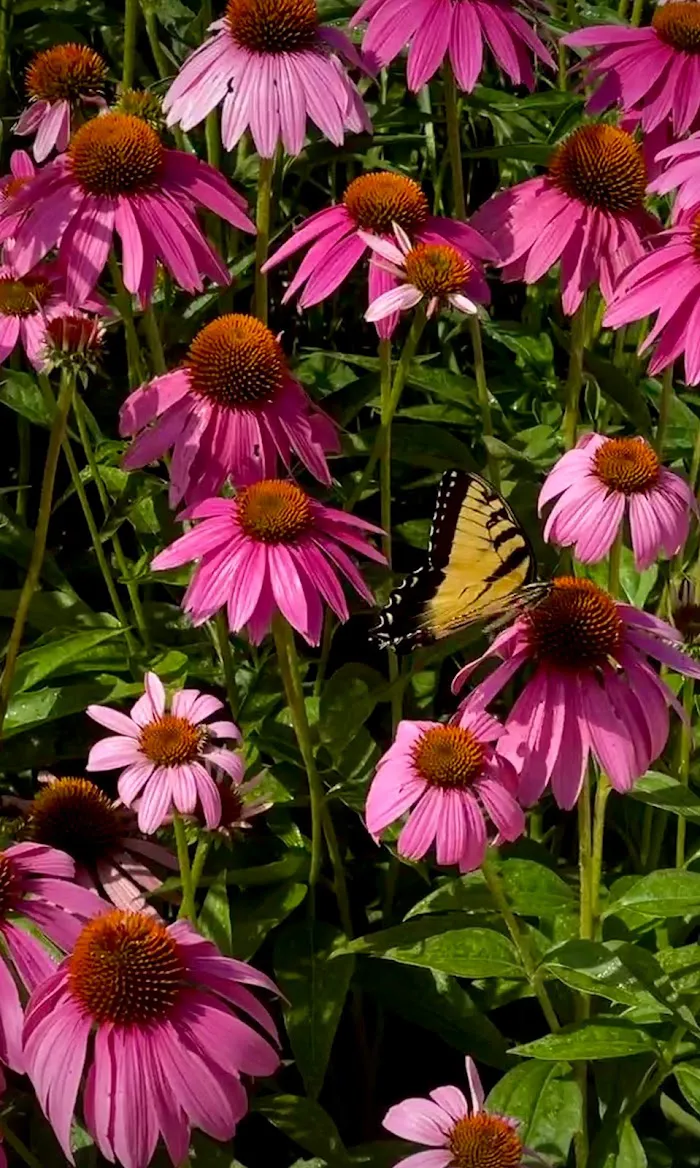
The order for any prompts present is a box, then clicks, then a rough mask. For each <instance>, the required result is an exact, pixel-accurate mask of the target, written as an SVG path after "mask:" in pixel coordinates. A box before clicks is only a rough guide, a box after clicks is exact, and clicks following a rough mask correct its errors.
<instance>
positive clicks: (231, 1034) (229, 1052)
mask: <svg viewBox="0 0 700 1168" xmlns="http://www.w3.org/2000/svg"><path fill="white" fill-rule="evenodd" d="M247 985H254V986H262V987H264V988H265V989H267V990H270V991H271V992H272V993H276V992H277V990H276V987H275V985H274V983H273V982H271V981H270V979H269V978H268V977H265V975H264V974H262V973H258V972H257V970H255V969H253V968H252V966H250V965H247V964H246V963H245V962H243V961H234V960H233V958H230V957H222V955H221V954H220V953H219V951H218V949H217V948H216V947H215V946H214V945H213V944H212V943H211V941H205V940H204V939H203V938H202V937H200V936H199V935H198V934H197V933H196V932H195V931H194V929H193V928H192V927H191V925H189V924H186V923H185V922H184V921H180V922H178V923H177V924H175V925H171V926H170V927H169V928H166V927H165V926H164V925H162V924H161V923H160V922H159V921H157V920H154V918H153V917H148V916H144V914H143V913H129V912H123V911H121V910H120V909H114V910H113V911H112V912H110V913H107V914H106V915H105V916H103V917H101V918H100V919H99V920H97V921H94V922H92V923H91V924H89V925H87V926H86V927H85V928H84V929H83V931H82V932H81V934H80V936H79V937H78V939H77V941H76V944H75V948H74V950H73V952H72V953H71V955H70V957H69V958H68V959H67V960H66V961H64V962H63V964H62V965H61V966H60V968H59V969H58V971H57V972H55V973H54V974H52V976H51V977H50V978H48V979H47V981H45V982H44V984H43V985H42V986H41V987H40V988H39V989H38V990H37V992H36V993H35V994H34V995H33V996H32V998H31V1000H30V1002H29V1006H28V1008H27V1016H26V1020H25V1025H24V1052H25V1059H26V1066H27V1073H28V1075H29V1077H30V1078H31V1080H32V1084H33V1086H34V1089H35V1091H36V1094H37V1098H38V1100H39V1103H40V1105H41V1107H42V1109H43V1111H44V1114H45V1115H46V1117H47V1119H48V1120H49V1122H50V1123H51V1125H52V1127H53V1129H54V1131H55V1133H56V1136H57V1138H58V1141H59V1143H60V1145H61V1147H62V1148H63V1151H64V1153H65V1155H66V1156H67V1157H68V1159H69V1160H71V1162H72V1151H71V1146H70V1135H71V1123H72V1120H73V1113H74V1111H75V1107H76V1103H77V1098H78V1091H79V1089H80V1083H81V1079H82V1077H83V1073H84V1072H85V1071H86V1072H87V1074H86V1077H85V1081H84V1086H83V1092H82V1100H83V1117H84V1122H85V1125H86V1127H87V1129H88V1131H89V1132H90V1134H91V1136H92V1137H93V1139H94V1141H95V1143H96V1144H97V1147H98V1148H99V1150H100V1152H101V1153H102V1155H103V1156H105V1157H106V1159H108V1160H109V1161H110V1163H112V1162H114V1161H115V1160H116V1161H117V1162H118V1163H119V1164H123V1165H124V1166H125V1168H147V1165H148V1164H150V1162H151V1159H152V1157H153V1155H154V1153H155V1150H156V1145H157V1143H158V1140H159V1138H160V1137H161V1136H162V1138H163V1141H164V1143H165V1147H166V1149H167V1151H168V1154H169V1156H170V1159H171V1160H172V1162H173V1164H175V1165H180V1164H182V1163H183V1162H184V1160H185V1159H186V1157H187V1154H188V1150H189V1142H190V1132H191V1129H192V1128H193V1127H195V1128H201V1130H202V1131H205V1132H206V1133H207V1134H208V1135H210V1136H212V1138H213V1139H215V1140H230V1139H231V1137H232V1136H233V1134H234V1132H235V1130H236V1124H237V1123H238V1122H239V1120H240V1119H241V1118H242V1117H243V1116H244V1115H245V1113H246V1111H247V1110H248V1100H247V1096H246V1092H245V1088H244V1087H243V1084H242V1083H241V1075H271V1074H274V1072H275V1071H276V1070H277V1068H278V1066H279V1055H278V1053H277V1041H278V1040H277V1032H276V1030H275V1025H274V1022H273V1021H272V1018H271V1017H270V1015H269V1013H268V1011H267V1010H266V1009H265V1007H264V1006H262V1005H261V1004H260V1002H259V1001H258V1000H257V998H256V997H255V996H254V995H253V994H252V993H251V991H250V990H249V989H247V988H246V986H247ZM241 1011H242V1012H243V1013H244V1014H245V1015H247V1016H248V1017H250V1018H252V1019H253V1021H254V1022H255V1023H256V1024H257V1026H258V1027H260V1029H261V1030H262V1031H264V1033H265V1035H266V1037H263V1036H262V1034H260V1033H258V1031H257V1030H255V1029H253V1027H252V1026H250V1025H249V1024H248V1022H244V1021H243V1020H242V1019H241V1018H240V1017H239V1013H240V1012H241ZM270 1040H271V1041H270Z"/></svg>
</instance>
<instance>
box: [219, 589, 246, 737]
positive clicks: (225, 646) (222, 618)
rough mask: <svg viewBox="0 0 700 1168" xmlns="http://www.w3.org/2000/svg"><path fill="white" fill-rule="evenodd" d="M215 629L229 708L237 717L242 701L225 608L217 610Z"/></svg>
mask: <svg viewBox="0 0 700 1168" xmlns="http://www.w3.org/2000/svg"><path fill="white" fill-rule="evenodd" d="M214 631H215V634H216V642H217V645H218V647H219V656H220V658H221V668H222V669H223V671H224V680H225V682H226V695H227V697H228V704H229V708H230V710H231V713H232V715H233V717H234V718H237V717H238V711H239V708H240V702H239V700H238V687H237V685H236V666H235V664H234V661H233V653H232V652H231V640H230V638H229V631H228V625H227V623H226V613H225V611H224V609H223V608H222V609H220V610H219V612H217V614H216V616H215V618H214Z"/></svg>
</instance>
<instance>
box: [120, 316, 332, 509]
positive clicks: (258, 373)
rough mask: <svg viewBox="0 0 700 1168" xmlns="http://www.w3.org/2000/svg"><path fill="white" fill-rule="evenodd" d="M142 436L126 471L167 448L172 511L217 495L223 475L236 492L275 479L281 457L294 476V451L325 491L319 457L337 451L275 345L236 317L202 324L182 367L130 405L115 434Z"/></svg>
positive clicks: (326, 477)
mask: <svg viewBox="0 0 700 1168" xmlns="http://www.w3.org/2000/svg"><path fill="white" fill-rule="evenodd" d="M154 420H155V424H154V425H151V423H152V422H154ZM139 430H140V431H142V432H141V434H139V436H138V437H137V438H136V441H135V442H133V443H132V445H131V447H130V448H129V450H128V451H127V452H126V455H125V457H124V466H125V467H126V468H127V469H128V470H133V469H134V468H135V467H140V466H145V465H146V463H148V462H153V460H154V459H156V458H160V457H162V455H163V454H165V452H166V450H169V449H171V448H172V449H173V451H174V453H173V459H172V463H171V465H170V503H171V506H173V507H174V506H176V505H177V504H178V503H179V502H180V501H181V500H182V499H185V501H186V502H187V503H190V504H191V503H198V502H200V501H201V500H202V499H206V498H209V497H210V496H212V495H216V494H217V493H218V492H219V490H220V489H221V487H222V486H223V484H224V483H225V482H226V480H227V479H229V478H230V479H231V480H232V481H233V483H234V484H235V485H236V486H242V485H244V484H246V483H249V482H251V481H254V480H255V479H261V478H271V477H272V476H274V475H275V474H276V473H277V469H278V460H280V459H281V461H282V462H283V463H284V465H285V467H286V468H287V470H289V469H290V463H291V459H292V455H293V454H296V455H297V456H298V458H300V459H301V461H302V462H303V463H304V465H305V466H306V467H307V469H308V470H310V471H311V473H312V474H313V475H315V476H316V478H317V479H320V480H321V481H322V482H324V483H327V484H330V481H331V478H330V472H329V470H328V465H327V463H326V459H325V453H324V452H325V451H326V450H329V451H337V450H338V448H339V447H338V437H337V433H336V430H335V427H334V425H333V423H332V422H331V420H330V418H328V417H326V415H325V414H323V413H321V411H320V410H317V409H316V408H315V407H314V406H313V405H312V403H311V402H310V401H309V399H308V397H307V396H306V394H305V393H304V390H303V389H302V387H301V385H300V384H299V382H298V381H296V380H295V379H294V378H293V377H292V376H291V374H290V373H289V370H288V369H287V363H286V361H285V357H284V353H283V351H282V346H281V345H280V343H279V341H278V340H277V339H276V338H275V337H274V336H273V334H272V333H271V332H270V330H269V329H268V328H267V327H266V325H264V324H263V323H262V321H259V320H256V318H255V317H253V316H243V315H241V314H240V313H235V314H231V315H230V316H222V317H219V319H218V320H215V321H212V323H211V324H208V325H205V327H204V328H203V329H200V331H199V332H198V333H197V335H196V337H195V338H194V340H193V342H192V344H191V345H190V348H189V351H188V353H187V356H186V358H185V361H184V363H183V364H182V365H181V366H180V367H179V368H178V369H175V370H173V372H172V373H166V374H164V375H163V376H162V377H156V378H155V379H154V380H153V381H151V382H149V383H148V384H146V385H142V386H141V387H140V388H139V389H137V390H135V392H134V393H132V394H131V396H130V397H128V398H127V399H126V401H125V402H124V405H123V406H122V409H121V413H120V433H121V434H122V435H123V436H124V435H131V434H135V433H136V432H137V431H139Z"/></svg>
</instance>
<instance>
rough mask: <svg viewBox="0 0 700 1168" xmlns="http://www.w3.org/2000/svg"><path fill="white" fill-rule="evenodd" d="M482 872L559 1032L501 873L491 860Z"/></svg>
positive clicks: (544, 1008)
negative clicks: (510, 903)
mask: <svg viewBox="0 0 700 1168" xmlns="http://www.w3.org/2000/svg"><path fill="white" fill-rule="evenodd" d="M481 871H482V872H483V874H484V880H485V881H486V887H487V888H488V890H489V892H490V893H491V896H492V897H493V901H494V904H495V905H496V908H497V909H498V911H499V913H500V914H501V916H502V917H503V920H504V922H505V926H506V928H507V929H508V932H509V933H510V937H511V940H512V942H513V944H514V945H515V948H516V949H517V950H518V953H519V955H520V960H521V961H522V964H523V969H524V970H525V973H526V975H527V979H528V981H529V983H530V985H531V986H532V989H533V991H534V993H535V995H536V997H537V1000H538V1002H539V1003H540V1006H541V1007H542V1013H543V1014H544V1016H545V1018H546V1019H547V1022H548V1024H549V1028H550V1030H552V1031H557V1030H559V1019H558V1018H557V1016H556V1013H555V1011H554V1007H553V1005H552V1001H551V998H550V996H549V994H548V992H547V987H546V986H545V984H544V982H543V980H542V978H541V976H540V973H539V971H538V969H537V962H536V961H535V958H534V956H533V954H532V950H531V948H530V941H529V938H528V937H527V936H526V934H525V933H523V932H522V930H521V928H520V926H519V924H518V922H517V920H516V918H515V914H514V913H513V910H512V909H511V907H510V905H509V904H508V898H507V896H506V893H505V889H504V887H503V881H502V880H501V877H500V873H499V872H498V871H497V869H496V868H495V867H494V865H493V864H492V863H491V861H490V860H489V859H485V860H484V862H483V863H482V865H481Z"/></svg>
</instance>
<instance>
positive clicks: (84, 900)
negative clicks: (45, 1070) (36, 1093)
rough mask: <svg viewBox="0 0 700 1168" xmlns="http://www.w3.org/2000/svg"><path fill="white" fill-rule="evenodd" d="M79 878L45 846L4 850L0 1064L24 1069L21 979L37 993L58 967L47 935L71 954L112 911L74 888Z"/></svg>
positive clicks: (0, 873)
mask: <svg viewBox="0 0 700 1168" xmlns="http://www.w3.org/2000/svg"><path fill="white" fill-rule="evenodd" d="M74 876H75V864H74V863H73V861H72V860H71V858H70V857H69V856H66V855H64V854H63V852H57V851H55V850H54V849H53V848H47V847H44V845H43V844H35V843H22V844H13V845H12V846H11V847H9V848H6V849H5V851H4V852H0V938H2V950H0V1060H1V1061H2V1062H4V1063H6V1064H7V1065H8V1066H10V1067H12V1069H13V1070H15V1071H22V1070H23V1069H24V1064H23V1058H22V1042H21V1037H22V1007H21V1005H20V1000H19V993H18V990H17V985H16V982H15V977H16V978H17V979H18V980H19V982H20V983H21V984H22V985H24V987H25V989H27V990H28V991H29V993H31V992H32V991H33V990H34V989H36V987H37V986H38V985H40V984H41V982H42V981H43V980H44V978H46V977H49V976H50V974H52V973H53V972H54V971H55V969H56V964H55V961H54V958H53V957H51V956H50V954H49V951H48V949H47V948H46V946H45V945H44V944H43V943H42V940H41V936H42V934H43V936H44V937H46V938H48V940H49V941H51V942H52V943H53V944H54V945H55V946H57V947H58V948H59V949H61V950H62V951H63V952H64V953H69V952H70V951H71V949H72V948H73V946H74V944H75V942H76V939H77V937H78V935H79V933H80V931H81V929H82V927H83V925H84V924H85V922H86V921H89V920H91V919H92V918H93V917H95V916H97V914H98V913H101V912H104V911H105V908H106V906H105V903H104V901H103V900H100V899H99V897H97V896H95V893H94V892H91V891H89V890H88V889H87V888H81V887H79V885H77V884H74V883H73V879H74ZM23 921H24V922H26V923H28V924H29V926H30V928H31V932H30V931H29V930H28V929H26V928H22V927H21V922H23ZM13 974H14V976H13Z"/></svg>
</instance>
